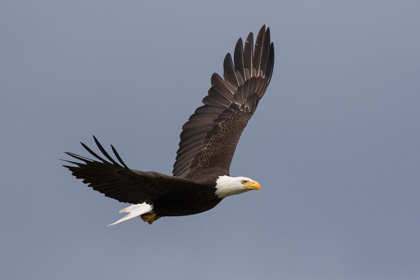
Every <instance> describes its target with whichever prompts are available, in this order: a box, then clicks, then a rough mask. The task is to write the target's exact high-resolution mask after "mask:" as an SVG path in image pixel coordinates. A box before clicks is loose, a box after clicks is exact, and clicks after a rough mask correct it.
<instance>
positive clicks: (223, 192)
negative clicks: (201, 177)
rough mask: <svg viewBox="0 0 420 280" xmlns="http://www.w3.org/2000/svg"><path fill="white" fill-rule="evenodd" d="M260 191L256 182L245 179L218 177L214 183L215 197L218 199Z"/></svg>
mask: <svg viewBox="0 0 420 280" xmlns="http://www.w3.org/2000/svg"><path fill="white" fill-rule="evenodd" d="M260 189H261V187H260V184H259V183H258V182H256V181H254V180H252V179H249V178H246V177H229V176H219V178H217V181H216V195H217V197H219V198H225V197H227V196H230V195H234V194H240V193H243V192H247V191H250V190H260Z"/></svg>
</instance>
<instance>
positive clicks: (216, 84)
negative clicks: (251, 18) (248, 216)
mask: <svg viewBox="0 0 420 280" xmlns="http://www.w3.org/2000/svg"><path fill="white" fill-rule="evenodd" d="M273 66H274V45H273V43H271V41H270V29H269V28H266V27H265V25H264V26H262V27H261V29H260V30H259V32H258V35H257V39H256V42H255V46H254V36H253V34H252V32H251V33H249V35H248V37H247V38H246V41H245V44H243V42H242V38H240V39H239V40H238V42H237V43H236V46H235V50H234V56H233V61H232V56H231V55H230V53H228V54H227V55H226V57H225V59H224V62H223V68H224V73H223V78H222V77H220V76H219V75H218V74H216V73H214V74H213V75H212V76H211V87H210V89H209V91H208V95H207V96H205V97H204V99H203V101H202V102H203V103H204V105H203V106H201V107H199V108H197V109H196V110H195V112H194V114H193V115H191V117H190V118H189V120H188V121H187V122H186V123H185V124H184V126H183V127H182V133H181V136H180V138H181V141H180V143H179V149H178V152H177V156H176V161H175V164H174V166H173V175H172V176H169V175H165V174H162V173H158V172H145V171H139V170H134V169H130V168H128V166H127V165H126V164H125V163H124V161H123V160H122V159H121V157H120V155H119V154H118V153H117V151H116V149H115V148H114V147H113V146H112V145H111V148H112V151H113V153H114V155H115V158H116V159H114V158H113V157H111V156H110V155H109V154H108V153H107V151H106V150H105V149H104V148H103V147H102V145H101V144H100V143H99V141H98V140H97V139H96V138H95V136H94V141H95V143H96V145H97V146H98V148H99V150H100V151H101V153H102V154H103V155H102V156H100V155H98V154H97V153H95V152H94V151H93V150H91V149H90V148H89V147H88V146H86V145H85V144H83V143H81V144H82V146H83V147H84V148H85V149H86V150H87V151H88V152H89V153H90V154H91V155H92V156H93V157H94V158H95V159H90V158H87V157H83V156H80V155H77V154H74V153H69V152H66V154H67V155H69V156H71V157H73V158H75V159H77V160H78V161H70V160H65V161H66V162H68V163H70V164H72V165H63V166H64V167H66V168H68V169H69V170H70V171H71V172H72V174H73V175H74V176H75V177H76V178H77V179H82V180H83V183H85V184H88V186H89V187H91V188H92V189H94V190H96V191H98V192H100V193H102V194H104V195H105V196H107V197H110V198H113V199H116V200H118V201H120V202H125V203H131V204H132V205H131V206H129V207H127V208H124V209H122V210H121V211H120V213H123V212H126V213H128V215H126V216H125V217H123V218H121V219H120V220H118V221H116V222H115V223H112V224H110V225H115V224H118V223H121V222H124V221H127V220H130V219H132V218H135V217H139V216H140V217H141V219H142V220H143V221H145V222H148V223H149V224H152V223H153V222H154V221H156V220H157V219H159V218H161V217H170V216H185V215H193V214H198V213H201V212H204V211H207V210H210V209H212V208H213V207H215V206H216V205H217V204H219V202H220V201H222V199H224V198H225V197H228V196H231V195H235V194H240V193H244V192H247V191H250V190H260V184H259V183H258V182H256V181H254V180H252V179H250V178H246V177H231V176H230V174H229V168H230V164H231V161H232V157H233V154H234V152H235V149H236V145H237V144H238V141H239V138H240V136H241V134H242V131H243V130H244V128H245V126H246V125H247V123H248V121H249V119H250V118H251V117H252V115H253V114H254V112H255V110H256V109H257V106H258V103H259V101H260V99H261V98H262V97H263V96H264V93H265V91H266V89H267V87H268V85H269V84H270V79H271V75H272V74H273Z"/></svg>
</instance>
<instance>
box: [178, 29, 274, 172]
mask: <svg viewBox="0 0 420 280" xmlns="http://www.w3.org/2000/svg"><path fill="white" fill-rule="evenodd" d="M253 41H254V39H253V34H252V33H249V35H248V37H247V39H246V42H245V46H244V45H243V43H242V38H240V39H239V40H238V42H237V44H236V47H235V52H234V58H233V61H232V57H231V55H230V53H228V54H227V55H226V57H225V60H224V62H223V68H224V73H223V77H224V79H223V78H222V77H220V76H219V75H218V74H216V73H214V74H213V76H212V77H211V85H212V87H211V88H210V90H209V91H208V95H207V96H206V97H204V99H203V103H204V106H201V107H199V108H197V110H196V111H195V113H194V114H193V115H192V116H191V117H190V118H189V120H188V122H186V123H185V124H184V126H183V127H182V133H181V141H180V143H179V149H178V152H177V157H176V161H175V164H174V169H173V175H174V176H179V177H185V178H190V179H199V178H201V177H202V175H204V174H218V175H229V168H230V164H231V161H232V157H233V154H234V152H235V149H236V145H237V144H238V141H239V138H240V136H241V134H242V131H243V130H244V128H245V126H246V125H247V123H248V121H249V119H250V118H251V116H252V115H253V113H254V112H255V110H256V109H257V106H258V102H259V100H260V99H261V98H262V97H263V96H264V93H265V91H266V89H267V87H268V85H269V83H270V79H271V75H272V73H273V66H274V45H273V44H272V43H271V42H270V29H269V28H267V29H266V28H265V25H264V26H263V27H261V29H260V31H259V32H258V35H257V40H256V43H255V50H254V42H253Z"/></svg>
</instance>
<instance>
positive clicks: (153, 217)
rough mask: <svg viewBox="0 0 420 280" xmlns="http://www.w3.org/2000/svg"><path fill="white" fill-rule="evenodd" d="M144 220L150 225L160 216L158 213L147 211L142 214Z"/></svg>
mask: <svg viewBox="0 0 420 280" xmlns="http://www.w3.org/2000/svg"><path fill="white" fill-rule="evenodd" d="M140 217H141V219H142V220H143V221H144V222H148V223H149V225H151V224H153V222H154V221H156V220H158V219H159V218H160V216H158V215H156V213H155V212H151V213H146V214H143V215H141V216H140Z"/></svg>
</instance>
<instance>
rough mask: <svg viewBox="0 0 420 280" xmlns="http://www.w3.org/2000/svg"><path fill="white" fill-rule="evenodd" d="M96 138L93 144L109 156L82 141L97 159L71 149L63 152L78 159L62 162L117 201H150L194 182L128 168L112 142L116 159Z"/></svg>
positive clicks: (134, 202) (78, 176) (95, 188)
mask: <svg viewBox="0 0 420 280" xmlns="http://www.w3.org/2000/svg"><path fill="white" fill-rule="evenodd" d="M93 138H94V139H95V142H96V145H97V146H98V148H99V150H100V151H101V152H102V153H103V155H104V156H105V157H106V158H107V159H108V160H106V159H104V158H102V157H101V156H99V155H97V154H96V153H95V152H93V151H92V150H91V149H90V148H89V147H87V146H86V145H85V144H83V143H81V144H82V146H83V147H84V148H85V149H86V150H87V151H88V152H89V153H90V154H91V155H93V156H94V157H95V158H96V159H98V160H92V159H89V158H86V157H83V156H79V155H76V154H73V153H66V154H68V155H69V156H71V157H73V158H76V159H78V160H79V161H81V162H75V161H68V160H64V161H66V162H68V163H71V164H74V166H71V165H63V166H64V167H66V168H68V169H69V170H70V171H71V172H72V174H73V175H74V176H75V177H76V178H77V179H83V183H85V184H88V185H89V187H91V188H92V189H94V190H96V191H98V192H100V193H103V194H104V195H105V196H107V197H111V198H114V199H116V200H118V201H120V202H128V203H133V204H138V203H143V202H146V203H149V204H152V203H153V202H154V201H155V200H156V199H157V198H159V197H161V196H163V195H165V194H166V193H168V192H171V191H177V190H179V188H182V189H184V190H185V189H188V188H189V187H191V186H192V185H193V184H192V182H190V181H189V180H186V179H182V178H177V177H172V176H168V175H165V174H162V173H158V172H143V171H138V170H133V169H129V168H128V167H127V165H126V164H125V163H124V161H123V160H122V159H121V157H120V156H119V154H118V153H117V151H116V150H115V148H114V147H113V146H112V145H111V147H112V151H113V152H114V154H115V156H116V158H117V160H118V162H117V161H116V160H114V159H113V158H112V157H111V156H110V155H109V154H108V153H107V152H106V151H105V149H104V148H103V147H102V145H101V144H100V143H99V141H98V140H97V139H96V138H95V136H93Z"/></svg>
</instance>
